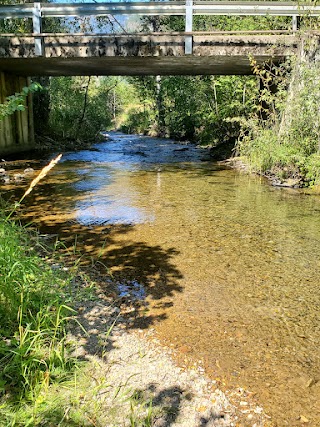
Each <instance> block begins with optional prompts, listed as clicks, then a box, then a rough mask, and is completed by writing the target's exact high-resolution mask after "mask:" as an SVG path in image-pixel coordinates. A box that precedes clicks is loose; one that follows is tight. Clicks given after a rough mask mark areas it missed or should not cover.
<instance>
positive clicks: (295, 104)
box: [238, 61, 320, 186]
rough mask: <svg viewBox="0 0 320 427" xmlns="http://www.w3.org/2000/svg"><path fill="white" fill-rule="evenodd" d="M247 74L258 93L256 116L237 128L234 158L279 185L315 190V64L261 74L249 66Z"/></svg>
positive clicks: (319, 169)
mask: <svg viewBox="0 0 320 427" xmlns="http://www.w3.org/2000/svg"><path fill="white" fill-rule="evenodd" d="M253 69H254V72H255V74H257V75H258V76H259V78H260V79H261V81H262V83H263V90H262V91H261V92H260V98H259V103H258V105H257V109H256V112H255V113H254V114H252V115H251V116H250V117H249V118H248V119H246V120H245V121H243V122H242V137H241V138H240V140H239V143H238V150H239V153H240V155H241V156H244V157H245V160H246V161H247V162H248V164H249V165H250V166H251V168H252V169H253V170H255V171H257V172H260V173H264V174H269V175H273V176H275V177H276V178H278V179H279V180H280V181H281V180H286V179H290V178H291V179H294V180H295V181H296V183H297V184H299V185H300V186H313V185H319V184H320V143H319V141H320V121H319V102H320V79H319V64H317V63H316V62H314V63H304V62H300V63H298V64H294V63H291V64H284V65H282V66H280V67H273V68H270V69H269V70H267V69H264V68H261V67H258V66H257V65H256V64H255V63H254V61H253ZM275 88H276V90H275Z"/></svg>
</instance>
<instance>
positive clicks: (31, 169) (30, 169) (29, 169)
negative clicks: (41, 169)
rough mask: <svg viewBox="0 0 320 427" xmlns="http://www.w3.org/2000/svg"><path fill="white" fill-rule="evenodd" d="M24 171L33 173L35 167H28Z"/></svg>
mask: <svg viewBox="0 0 320 427" xmlns="http://www.w3.org/2000/svg"><path fill="white" fill-rule="evenodd" d="M23 172H24V173H33V172H34V169H33V168H27V169H25V170H24V171H23Z"/></svg>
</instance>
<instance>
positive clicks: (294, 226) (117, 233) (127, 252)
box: [20, 133, 320, 427]
mask: <svg viewBox="0 0 320 427" xmlns="http://www.w3.org/2000/svg"><path fill="white" fill-rule="evenodd" d="M111 137H112V140H110V141H107V142H104V143H100V144H97V145H96V146H95V147H94V149H92V150H87V151H81V152H77V153H69V154H66V155H64V157H63V161H62V162H61V163H60V164H59V165H58V166H57V167H56V168H55V169H54V171H53V172H52V173H51V174H50V176H48V177H47V178H46V180H45V181H43V183H42V184H41V185H40V186H39V187H37V189H36V190H35V192H34V193H32V194H31V196H30V198H29V200H28V202H27V203H28V206H27V208H25V209H24V212H23V214H22V215H23V216H24V218H25V219H30V220H33V221H34V222H36V223H37V224H38V225H40V226H41V227H42V229H43V230H44V231H46V232H58V233H59V234H60V236H61V237H62V238H63V239H65V241H66V242H68V241H72V242H75V241H76V245H77V248H78V249H79V251H81V252H82V253H84V254H85V255H84V257H83V261H84V262H87V263H88V264H90V263H92V262H93V260H94V261H97V260H98V261H99V263H101V265H102V264H103V265H105V266H107V267H108V268H110V269H111V271H112V272H113V273H114V274H115V275H116V277H122V278H125V279H126V280H127V282H126V283H131V284H132V283H133V284H134V285H132V286H131V288H130V289H131V292H133V291H138V292H140V293H142V294H144V293H145V294H146V300H147V302H148V304H149V305H148V307H147V311H143V312H141V313H140V314H139V316H137V318H136V319H134V321H133V322H132V325H131V326H132V328H135V327H139V328H144V327H145V328H146V327H151V326H152V327H154V328H155V329H156V331H157V333H158V334H159V336H160V338H161V339H162V340H163V341H164V342H166V343H167V344H168V345H172V346H174V347H175V348H176V349H178V350H180V354H181V360H182V361H183V360H184V358H189V359H190V360H201V361H202V362H203V363H204V365H205V366H206V368H207V370H208V372H209V373H210V375H211V376H212V377H213V378H216V379H218V378H219V379H220V381H221V382H222V383H224V384H225V387H231V386H240V387H246V388H248V389H249V390H250V391H252V392H253V393H255V394H256V396H257V399H258V401H259V402H260V403H261V404H262V406H264V408H265V409H266V412H267V413H268V414H269V415H270V416H271V417H272V421H273V423H274V425H278V426H290V427H292V426H298V425H301V421H300V417H301V415H303V416H304V417H306V418H307V419H309V424H308V425H311V426H319V425H320V372H319V370H320V363H319V362H320V350H319V345H320V322H319V317H320V316H319V303H320V269H319V267H320V256H319V255H320V199H319V197H315V196H307V195H304V194H303V193H302V192H301V191H298V190H288V189H278V188H272V187H270V186H268V185H267V184H266V183H265V182H264V181H262V180H260V179H259V178H255V177H249V176H247V175H245V174H241V173H239V172H237V171H234V170H229V169H225V168H223V167H220V166H218V165H216V164H214V163H211V162H210V161H208V159H207V154H206V152H205V151H204V150H200V149H197V148H195V147H192V146H190V145H183V144H174V143H172V142H170V141H167V140H161V139H152V138H146V137H140V136H126V135H123V134H119V133H113V134H112V135H111ZM20 191H22V190H20ZM130 289H129V291H130ZM120 291H122V292H127V291H128V290H127V289H125V288H123V289H120ZM218 381H219V380H218ZM248 425H251V424H250V423H248Z"/></svg>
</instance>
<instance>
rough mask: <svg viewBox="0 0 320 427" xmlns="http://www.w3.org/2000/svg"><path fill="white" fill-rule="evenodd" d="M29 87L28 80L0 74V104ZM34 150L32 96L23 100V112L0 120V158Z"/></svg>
mask: <svg viewBox="0 0 320 427" xmlns="http://www.w3.org/2000/svg"><path fill="white" fill-rule="evenodd" d="M29 85H30V78H29V77H25V76H16V75H14V74H9V73H5V72H0V104H2V103H4V102H5V101H6V98H7V97H8V96H11V95H14V94H15V93H20V92H21V91H22V89H23V88H24V87H26V86H29ZM32 148H34V121H33V107H32V94H31V93H30V94H29V95H28V96H27V97H26V99H25V110H24V111H16V112H14V113H13V114H10V115H8V116H6V117H5V118H4V119H3V120H0V156H4V155H6V154H12V153H16V152H22V151H28V150H31V149H32Z"/></svg>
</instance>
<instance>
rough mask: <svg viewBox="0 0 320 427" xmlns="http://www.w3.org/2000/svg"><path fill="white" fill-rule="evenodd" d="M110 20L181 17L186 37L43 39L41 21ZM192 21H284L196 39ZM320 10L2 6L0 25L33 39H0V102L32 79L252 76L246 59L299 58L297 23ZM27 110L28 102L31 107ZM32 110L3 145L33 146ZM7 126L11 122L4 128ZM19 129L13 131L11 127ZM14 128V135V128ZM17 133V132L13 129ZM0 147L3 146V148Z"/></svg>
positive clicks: (292, 5) (202, 4) (191, 3)
mask: <svg viewBox="0 0 320 427" xmlns="http://www.w3.org/2000/svg"><path fill="white" fill-rule="evenodd" d="M114 15H142V16H153V15H159V16H168V15H169V16H172V15H174V16H182V17H184V21H185V31H184V32H170V33H165V32H161V33H159V32H157V33H155V32H153V33H133V34H128V33H127V32H122V33H116V34H110V33H108V34H106V33H101V32H96V33H94V32H90V33H89V32H82V33H80V32H78V33H45V32H43V31H42V28H43V20H44V19H46V18H70V17H78V18H83V17H94V18H96V17H102V16H107V17H108V16H114ZM195 15H233V16H248V15H251V16H263V15H270V16H289V17H291V18H292V29H291V30H288V31H275V30H274V31H272V30H271V31H251V32H250V31H247V32H245V31H244V32H243V31H242V32H221V31H220V32H219V31H210V32H195V31H193V17H194V16H195ZM319 15H320V6H317V5H315V4H307V3H305V4H299V3H296V2H286V3H283V2H263V1H258V2H255V1H211V0H207V1H203V0H185V1H175V0H164V1H148V2H141V1H140V2H136V1H131V2H130V1H129V2H119V1H117V2H109V3H80V4H70V3H66V4H63V3H27V4H17V5H1V6H0V19H3V20H10V19H23V20H30V22H31V21H32V28H33V30H32V33H29V34H10V33H8V34H1V38H0V73H1V76H0V77H1V80H0V102H3V101H4V99H5V97H6V96H8V95H10V94H11V93H13V92H17V91H19V89H21V87H23V86H25V85H26V84H27V79H28V76H33V75H37V76H39V75H48V76H60V75H157V74H160V75H196V74H217V75H222V74H239V75H244V74H251V73H252V70H251V66H250V60H249V57H250V56H252V57H254V58H255V60H256V61H257V62H258V63H263V62H265V61H270V60H272V61H273V63H277V62H280V61H282V60H283V59H284V58H285V57H287V56H290V55H293V54H295V53H296V52H297V49H298V47H299V43H300V34H299V33H298V32H297V30H298V17H300V16H311V17H313V16H315V17H317V16H319ZM29 102H30V105H31V99H30V100H29ZM31 110H32V108H29V110H28V112H22V113H19V114H16V119H15V120H16V123H15V124H14V125H12V123H11V122H12V120H11V122H10V119H7V120H6V123H3V122H2V124H0V125H1V129H0V154H1V146H2V147H4V146H6V147H11V148H9V151H10V150H11V151H12V146H13V145H14V144H16V143H14V144H13V141H18V143H17V144H16V145H15V148H16V149H17V150H20V146H24V147H25V146H26V145H28V144H29V142H30V141H31V145H32V135H33V130H32V123H33V119H32V117H29V116H32V112H31ZM9 122H10V123H9ZM17 124H18V126H17ZM14 128H15V129H14ZM17 129H18V130H17ZM3 141H5V142H4V143H3Z"/></svg>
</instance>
